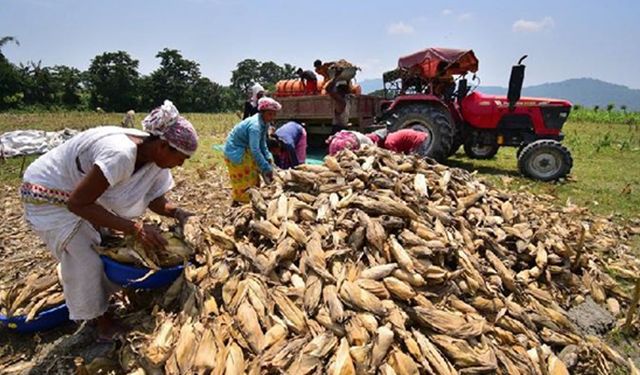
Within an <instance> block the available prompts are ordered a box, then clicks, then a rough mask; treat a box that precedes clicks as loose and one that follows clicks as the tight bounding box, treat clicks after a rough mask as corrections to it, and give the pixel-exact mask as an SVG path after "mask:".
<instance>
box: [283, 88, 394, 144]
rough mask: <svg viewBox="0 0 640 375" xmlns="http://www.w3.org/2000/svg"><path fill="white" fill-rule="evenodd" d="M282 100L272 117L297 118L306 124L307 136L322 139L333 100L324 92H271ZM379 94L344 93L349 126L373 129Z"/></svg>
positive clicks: (327, 132)
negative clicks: (280, 107)
mask: <svg viewBox="0 0 640 375" xmlns="http://www.w3.org/2000/svg"><path fill="white" fill-rule="evenodd" d="M275 98H276V100H277V101H278V102H280V104H282V110H280V111H278V114H277V117H276V121H277V122H278V123H280V124H281V123H285V122H287V121H291V120H294V121H297V122H303V123H305V124H306V129H307V134H308V135H309V138H310V140H316V139H320V140H324V139H326V138H327V137H328V136H329V135H331V133H332V122H333V116H334V105H335V104H334V101H333V99H331V97H330V96H328V95H301V96H277V94H276V96H275ZM383 101H384V99H383V98H380V97H377V96H372V95H347V109H346V110H347V113H348V118H349V124H350V125H349V127H348V128H349V130H355V131H359V132H362V133H367V132H370V131H373V130H375V129H377V128H379V126H377V125H376V121H375V120H376V116H378V115H379V114H380V113H381V104H382V102H383Z"/></svg>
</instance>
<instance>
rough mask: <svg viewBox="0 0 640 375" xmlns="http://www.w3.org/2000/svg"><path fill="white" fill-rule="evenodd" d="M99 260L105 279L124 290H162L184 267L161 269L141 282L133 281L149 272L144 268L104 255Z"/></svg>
mask: <svg viewBox="0 0 640 375" xmlns="http://www.w3.org/2000/svg"><path fill="white" fill-rule="evenodd" d="M100 258H102V263H103V264H104V273H105V274H106V275H107V278H108V279H109V280H111V281H112V282H114V283H116V284H118V285H120V286H122V287H125V288H134V289H157V288H163V287H165V286H168V285H170V284H171V283H173V282H174V281H175V280H176V279H177V278H178V276H180V274H181V273H182V270H183V269H184V265H182V264H181V265H178V266H175V267H170V268H162V269H160V270H158V271H156V272H155V273H154V274H153V275H151V276H149V277H147V278H146V279H144V280H142V281H135V280H138V279H141V278H142V277H144V276H145V275H146V274H148V273H149V271H151V270H150V269H148V268H145V267H134V266H131V265H127V264H122V263H118V262H116V261H115V260H113V259H111V258H109V257H107V256H105V255H101V256H100Z"/></svg>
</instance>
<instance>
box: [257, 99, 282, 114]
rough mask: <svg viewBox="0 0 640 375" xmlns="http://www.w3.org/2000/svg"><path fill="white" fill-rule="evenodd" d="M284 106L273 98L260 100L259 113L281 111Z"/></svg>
mask: <svg viewBox="0 0 640 375" xmlns="http://www.w3.org/2000/svg"><path fill="white" fill-rule="evenodd" d="M281 109H282V105H280V103H278V102H277V101H275V100H274V99H271V98H266V97H265V98H260V100H258V111H279V110H281Z"/></svg>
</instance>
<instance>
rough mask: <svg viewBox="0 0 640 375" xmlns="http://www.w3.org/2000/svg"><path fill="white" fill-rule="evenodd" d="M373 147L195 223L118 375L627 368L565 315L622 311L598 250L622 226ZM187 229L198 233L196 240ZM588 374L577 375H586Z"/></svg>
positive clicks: (619, 254)
mask: <svg viewBox="0 0 640 375" xmlns="http://www.w3.org/2000/svg"><path fill="white" fill-rule="evenodd" d="M583 213H584V212H583V210H581V209H579V208H577V207H575V206H568V207H566V208H562V209H560V208H555V207H554V206H552V205H551V204H549V203H548V202H546V201H545V198H544V197H539V196H533V195H530V194H524V193H523V194H515V195H511V194H507V193H504V192H501V191H499V190H495V189H492V188H490V187H488V186H487V185H485V184H483V183H481V182H479V181H478V180H476V179H475V178H474V177H473V176H472V175H471V174H469V173H467V172H465V171H462V170H458V169H449V168H447V167H445V166H442V165H439V164H435V163H430V162H429V161H425V160H420V159H416V158H413V157H409V156H400V155H395V154H391V153H389V152H386V151H384V150H380V149H365V150H361V151H359V152H358V153H353V152H349V151H347V152H343V153H341V154H339V156H338V157H337V158H333V157H327V158H326V159H325V163H324V165H322V166H309V165H306V166H301V167H298V168H297V169H294V170H288V171H284V172H281V173H280V176H279V177H278V178H277V179H276V182H275V183H274V184H272V185H270V186H267V187H264V188H262V189H260V190H252V191H251V203H250V204H247V205H245V206H243V207H238V208H233V209H231V211H230V214H229V216H228V220H227V222H228V225H227V226H226V227H223V228H218V227H210V226H208V225H201V226H200V229H199V231H200V232H199V233H197V231H194V232H193V233H194V234H192V238H191V239H190V241H189V242H190V243H192V244H193V245H194V246H195V247H197V254H196V261H195V262H193V264H192V265H190V266H188V267H187V268H186V269H185V273H184V277H181V278H180V279H178V281H176V283H175V284H174V285H172V286H171V287H170V288H169V290H168V291H167V293H165V294H164V296H163V301H162V302H161V303H160V304H159V305H158V306H156V307H155V308H154V312H155V320H156V322H155V325H154V328H152V329H151V330H150V331H148V332H134V333H131V334H130V336H129V338H128V340H129V345H125V346H124V349H123V351H122V353H121V362H122V365H123V367H124V368H125V369H126V370H128V371H136V372H137V373H145V372H146V373H167V374H179V373H182V374H186V373H197V374H204V373H212V374H223V373H224V374H242V373H250V374H259V373H292V374H298V375H303V374H311V373H314V374H321V373H331V374H369V373H379V374H418V373H426V374H458V373H460V374H479V373H497V374H567V373H568V369H572V370H573V371H578V370H579V368H578V366H577V365H576V362H579V363H592V364H593V366H590V367H589V369H588V371H591V373H597V374H606V373H609V372H610V371H611V369H612V368H613V366H625V367H626V366H627V362H626V361H625V360H624V358H622V357H620V356H619V355H618V354H617V353H616V352H615V351H614V350H612V349H611V348H609V347H608V346H607V345H606V344H605V343H604V342H602V341H601V340H600V339H599V338H597V337H594V336H586V335H584V334H583V333H581V332H580V330H579V329H578V328H576V326H575V324H574V323H573V322H572V321H571V320H570V319H569V318H568V316H567V313H566V311H567V310H568V309H569V308H571V307H572V306H573V305H575V304H579V303H580V302H581V301H583V300H584V298H585V297H586V296H591V298H592V299H593V300H595V301H596V302H598V303H601V304H604V303H605V302H606V301H607V300H608V299H609V301H616V303H618V304H619V305H622V306H625V305H626V304H628V303H629V300H630V298H629V296H628V294H627V292H626V291H625V290H622V289H621V288H620V287H619V286H618V285H617V284H616V282H615V281H614V280H613V279H612V278H611V277H610V276H608V275H607V273H605V272H604V270H605V268H606V267H607V266H608V264H605V263H604V261H603V255H605V254H606V256H605V257H608V259H610V260H611V261H612V263H615V262H614V260H624V261H625V262H627V263H626V264H625V266H624V268H625V269H626V270H629V272H632V271H633V272H637V270H638V263H637V261H635V259H626V258H623V257H624V252H625V251H626V250H627V248H626V247H625V246H624V245H623V243H622V241H623V240H624V239H625V238H627V236H628V234H627V231H626V230H625V229H624V228H620V227H618V226H614V225H612V224H611V223H609V222H608V221H606V220H604V219H602V220H600V219H598V220H593V221H589V220H587V219H585V218H584V217H583V215H582V214H583ZM196 233H197V234H196ZM580 368H581V369H584V367H580Z"/></svg>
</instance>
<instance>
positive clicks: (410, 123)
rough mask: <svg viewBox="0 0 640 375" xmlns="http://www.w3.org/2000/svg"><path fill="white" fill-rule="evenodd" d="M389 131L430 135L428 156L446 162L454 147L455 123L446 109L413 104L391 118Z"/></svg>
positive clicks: (404, 107)
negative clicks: (407, 130)
mask: <svg viewBox="0 0 640 375" xmlns="http://www.w3.org/2000/svg"><path fill="white" fill-rule="evenodd" d="M389 123H390V124H389V131H390V132H394V131H398V130H400V129H414V130H419V131H423V132H427V133H428V134H429V138H428V139H429V140H430V142H429V146H428V148H427V156H429V157H431V158H433V159H435V160H437V161H443V160H445V159H446V158H447V157H448V156H449V154H450V152H451V147H452V145H453V135H454V133H455V128H454V123H453V120H452V119H451V116H450V115H449V112H447V111H446V110H445V109H443V108H441V107H439V106H433V105H426V104H411V105H406V106H403V107H401V108H400V109H398V110H397V112H396V113H394V114H393V115H392V116H390V119H389Z"/></svg>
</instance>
